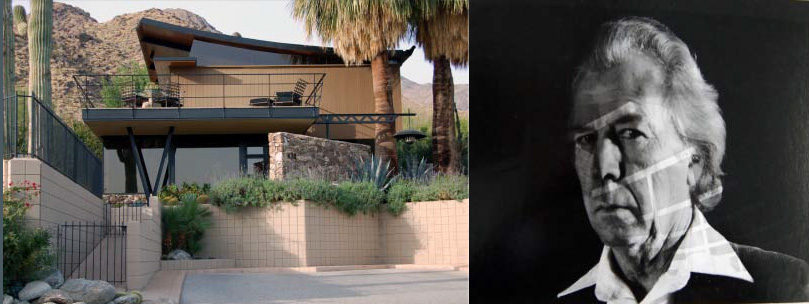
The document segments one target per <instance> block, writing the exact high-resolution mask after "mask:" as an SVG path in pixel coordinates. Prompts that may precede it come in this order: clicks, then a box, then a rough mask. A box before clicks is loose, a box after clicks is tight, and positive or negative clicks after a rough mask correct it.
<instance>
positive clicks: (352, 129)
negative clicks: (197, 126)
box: [171, 66, 402, 139]
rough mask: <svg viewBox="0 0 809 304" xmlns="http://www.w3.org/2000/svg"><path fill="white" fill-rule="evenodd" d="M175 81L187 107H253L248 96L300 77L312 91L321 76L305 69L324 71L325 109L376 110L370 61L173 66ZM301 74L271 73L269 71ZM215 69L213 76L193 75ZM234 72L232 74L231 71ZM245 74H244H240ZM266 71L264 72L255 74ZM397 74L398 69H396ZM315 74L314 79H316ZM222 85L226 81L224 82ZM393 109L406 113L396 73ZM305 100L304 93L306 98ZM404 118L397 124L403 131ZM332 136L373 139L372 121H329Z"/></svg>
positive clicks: (321, 129) (285, 86)
mask: <svg viewBox="0 0 809 304" xmlns="http://www.w3.org/2000/svg"><path fill="white" fill-rule="evenodd" d="M171 72H172V74H175V75H173V76H172V81H176V82H179V84H180V91H181V92H180V94H181V97H183V100H184V106H185V107H214V108H220V107H223V106H224V107H228V108H233V107H250V105H249V100H250V99H251V98H255V97H258V96H271V95H274V94H275V93H276V92H278V91H291V90H292V87H294V85H295V82H296V81H297V80H298V79H299V78H301V79H304V80H306V81H307V82H310V84H309V85H308V86H307V88H306V91H305V92H304V95H305V96H306V95H311V94H312V93H311V91H312V89H313V87H314V83H313V82H315V81H317V80H318V79H317V78H319V76H315V75H302V74H306V73H325V74H326V77H325V78H324V80H323V88H322V91H321V92H320V95H321V96H322V99H321V103H320V113H321V114H362V113H369V114H372V113H374V95H373V81H372V77H371V68H370V66H352V67H345V66H317V67H193V68H179V67H178V68H171ZM282 73H283V74H290V73H299V74H298V75H267V74H282ZM193 74H215V75H193ZM229 74H230V75H229ZM240 74H241V75H240ZM256 74H263V75H256ZM396 74H398V73H396ZM315 77H316V78H315ZM223 84H224V86H223ZM393 88H394V91H393V98H394V109H395V112H396V113H402V100H401V99H402V98H401V96H402V94H401V82H400V78H399V77H398V75H396V77H394V84H393ZM304 99H306V97H304ZM401 127H402V119H401V118H400V119H397V122H396V129H397V130H401ZM329 133H330V137H331V138H333V139H372V138H374V125H373V124H357V125H331V126H330V127H329ZM308 134H310V135H313V136H318V137H325V136H326V126H325V125H315V126H313V127H312V128H311V129H310V130H309V132H308Z"/></svg>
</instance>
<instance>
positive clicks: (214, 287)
mask: <svg viewBox="0 0 809 304" xmlns="http://www.w3.org/2000/svg"><path fill="white" fill-rule="evenodd" d="M209 303H210V304H213V303H216V304H227V303H256V304H263V303H403V304H404V303H442V304H443V303H450V304H452V303H469V273H468V272H463V271H442V270H405V269H374V270H352V271H334V272H312V273H303V272H302V273H271V274H254V273H216V274H189V275H187V276H186V277H185V282H184V283H183V291H182V297H181V299H180V304H209Z"/></svg>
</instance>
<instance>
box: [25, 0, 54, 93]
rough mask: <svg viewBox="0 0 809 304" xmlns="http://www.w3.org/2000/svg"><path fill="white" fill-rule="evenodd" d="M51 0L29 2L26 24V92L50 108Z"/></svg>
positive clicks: (32, 0)
mask: <svg viewBox="0 0 809 304" xmlns="http://www.w3.org/2000/svg"><path fill="white" fill-rule="evenodd" d="M52 33H53V0H31V20H29V22H28V52H29V54H30V55H29V57H28V68H29V70H28V71H29V72H28V75H29V76H28V92H29V93H31V94H32V95H34V96H36V97H37V99H39V100H40V101H42V104H44V105H45V106H47V107H49V108H51V107H52V106H51V51H52V47H53V46H52V42H51V36H52Z"/></svg>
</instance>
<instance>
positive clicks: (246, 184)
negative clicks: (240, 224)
mask: <svg viewBox="0 0 809 304" xmlns="http://www.w3.org/2000/svg"><path fill="white" fill-rule="evenodd" d="M272 189H274V188H271V187H268V188H265V187H264V183H263V179H260V178H256V177H239V178H234V179H226V180H222V181H220V182H219V183H217V184H216V185H214V186H213V187H212V188H211V192H210V197H211V202H212V203H213V204H214V205H217V206H221V207H223V208H224V209H225V212H228V213H230V212H233V211H236V210H237V209H238V208H241V207H267V206H269V203H270V201H269V200H267V196H266V195H265V193H266V191H267V190H272ZM278 191H283V188H281V189H279V190H278ZM279 193H282V192H279Z"/></svg>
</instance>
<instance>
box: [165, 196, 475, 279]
mask: <svg viewBox="0 0 809 304" xmlns="http://www.w3.org/2000/svg"><path fill="white" fill-rule="evenodd" d="M206 206H207V208H210V210H211V211H212V212H213V222H214V224H213V227H211V228H210V229H209V230H208V231H206V233H205V236H204V238H203V243H202V248H203V249H202V251H201V252H199V253H198V254H197V255H196V257H199V258H203V259H227V260H233V261H234V264H233V266H234V267H236V268H243V267H308V266H341V265H377V264H421V265H428V264H429V265H452V266H456V267H463V266H468V265H469V200H463V201H437V202H418V203H408V209H409V210H408V211H406V212H405V213H404V214H402V215H401V216H398V217H396V216H392V215H390V214H387V213H385V212H383V213H381V214H378V215H363V214H357V215H355V216H353V217H349V216H347V215H344V214H342V213H340V212H338V211H337V210H334V209H333V208H325V207H323V206H320V205H318V204H316V203H312V202H305V201H301V202H298V204H297V205H292V204H282V205H280V206H279V207H277V208H275V209H269V208H254V207H250V208H244V209H241V210H239V211H237V212H234V213H232V214H227V213H225V212H224V210H222V209H220V208H219V207H216V206H211V205H206ZM164 267H167V268H168V267H169V265H168V264H166V265H164ZM174 267H175V266H172V267H171V268H172V269H176V268H174ZM186 267H190V266H186ZM205 267H213V266H205ZM167 268H165V269H167Z"/></svg>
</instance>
